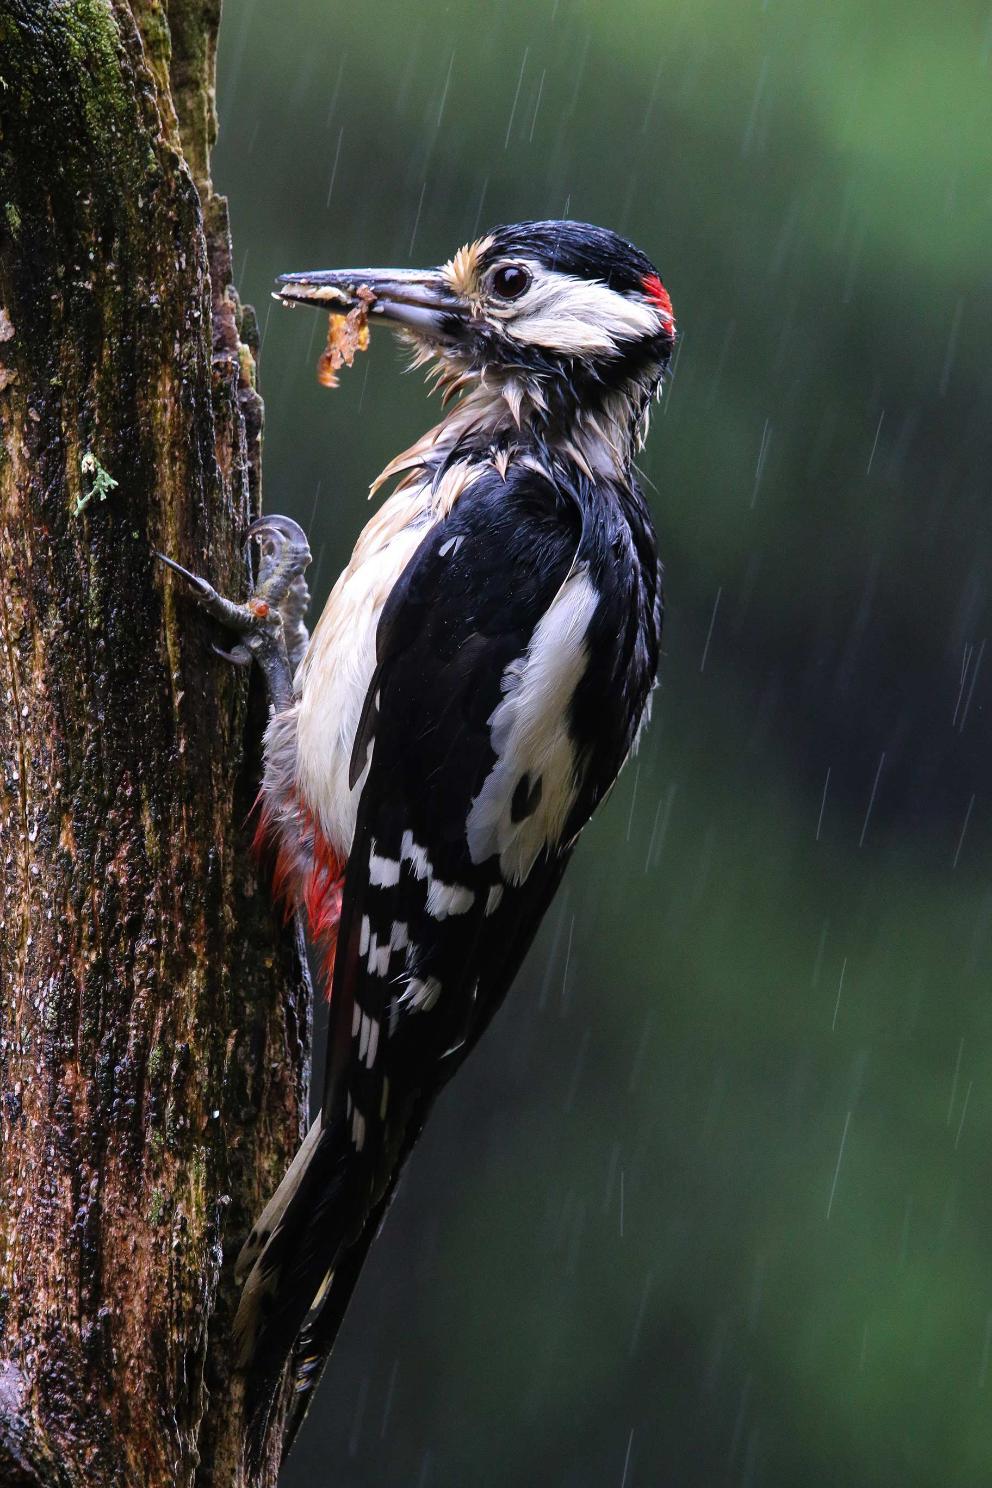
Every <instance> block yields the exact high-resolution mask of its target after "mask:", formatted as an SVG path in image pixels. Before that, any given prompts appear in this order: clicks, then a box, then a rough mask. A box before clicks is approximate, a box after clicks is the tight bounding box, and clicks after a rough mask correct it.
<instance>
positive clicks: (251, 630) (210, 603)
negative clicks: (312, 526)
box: [155, 516, 310, 712]
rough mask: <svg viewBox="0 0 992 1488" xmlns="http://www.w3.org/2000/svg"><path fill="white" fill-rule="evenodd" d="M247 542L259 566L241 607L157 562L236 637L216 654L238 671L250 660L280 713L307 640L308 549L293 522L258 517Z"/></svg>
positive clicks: (171, 562)
mask: <svg viewBox="0 0 992 1488" xmlns="http://www.w3.org/2000/svg"><path fill="white" fill-rule="evenodd" d="M248 541H249V542H252V541H254V542H257V543H258V546H259V563H258V578H257V580H256V582H255V586H254V588H253V589H252V592H251V594H250V595H249V597H248V599H247V600H246V601H245V603H244V604H236V603H235V602H234V601H233V600H230V599H225V598H224V596H223V595H222V594H218V593H217V590H216V589H215V588H214V587H213V585H212V584H209V583H208V582H207V580H206V579H201V578H200V576H199V575H198V574H194V573H190V571H189V569H188V568H183V567H182V565H181V564H179V563H176V562H175V561H174V560H173V559H172V558H168V557H166V555H165V554H164V553H156V555H155V556H156V557H157V558H159V559H161V561H162V562H163V563H164V564H166V566H167V567H168V568H171V569H172V571H173V573H177V574H178V575H179V576H180V578H182V579H184V580H185V581H186V583H187V584H188V585H189V587H190V589H191V591H192V593H193V597H194V598H195V599H196V601H197V603H198V604H200V605H202V607H203V608H204V609H205V610H206V611H207V613H208V614H209V615H213V616H214V618H215V619H217V620H219V621H220V622H221V624H222V625H226V626H227V627H228V629H229V630H233V631H234V632H235V634H236V635H237V636H238V642H237V644H236V645H235V646H233V647H232V648H231V650H230V651H224V650H221V648H220V647H219V646H215V647H214V649H215V650H216V651H217V653H218V655H220V656H223V657H224V658H225V660H227V661H230V662H233V663H234V664H235V665H236V666H250V665H251V661H252V658H254V659H255V661H257V662H258V664H259V666H260V667H261V669H262V673H263V675H264V677H265V681H266V684H267V686H268V690H269V698H270V701H271V702H272V706H273V707H274V708H275V709H276V710H277V712H278V711H280V710H282V709H283V708H288V707H289V706H290V704H291V703H292V701H293V675H294V673H295V671H296V668H297V667H298V666H299V664H300V662H301V661H302V659H303V653H304V651H305V650H306V646H307V641H308V639H309V637H308V635H307V628H306V624H305V616H306V612H307V605H308V604H309V602H310V591H309V589H308V588H307V582H306V579H305V578H304V573H305V571H306V568H307V565H308V564H309V562H310V547H309V544H308V543H307V539H306V535H305V533H304V531H303V529H302V527H300V526H299V525H298V524H297V523H296V522H294V521H293V520H292V518H291V517H278V516H272V517H259V518H258V520H257V521H256V522H253V523H252V524H251V526H250V527H249V529H248Z"/></svg>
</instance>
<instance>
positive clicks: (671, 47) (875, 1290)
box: [215, 0, 992, 1488]
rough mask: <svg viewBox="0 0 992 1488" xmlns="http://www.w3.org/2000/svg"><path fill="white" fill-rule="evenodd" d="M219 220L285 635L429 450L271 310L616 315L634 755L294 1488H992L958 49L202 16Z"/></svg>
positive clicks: (310, 318) (335, 1382) (912, 9)
mask: <svg viewBox="0 0 992 1488" xmlns="http://www.w3.org/2000/svg"><path fill="white" fill-rule="evenodd" d="M224 9H225V15H224V22H223V28H222V47H221V57H220V86H219V107H220V118H221V135H220V142H219V145H218V148H217V151H216V156H215V176H216V179H217V182H218V185H219V187H220V189H221V190H223V191H226V192H228V193H229V195H230V198H231V210H232V218H233V228H234V242H235V261H236V266H237V280H238V283H239V286H240V288H241V291H242V294H243V295H244V297H245V298H246V299H248V300H250V301H253V302H254V303H255V304H256V306H257V307H258V308H259V311H260V321H261V324H262V327H263V330H264V343H263V350H262V355H261V388H262V392H263V394H264V397H265V402H266V420H267V425H266V451H265V484H266V505H267V507H268V508H269V509H270V510H278V511H286V512H289V513H290V514H292V515H294V516H296V517H297V518H298V519H299V520H300V521H302V522H303V523H304V524H305V526H306V527H307V528H308V530H309V532H310V534H311V540H312V543H313V547H314V552H315V555H316V562H315V568H314V588H315V591H316V597H317V600H318V602H322V600H323V598H324V596H325V595H326V592H327V590H328V588H329V586H330V584H331V582H332V580H333V578H334V576H335V575H336V573H337V571H338V570H339V568H340V566H341V565H342V564H343V562H344V561H345V559H346V557H347V554H348V552H349V550H350V548H351V545H352V542H353V540H354V538H355V535H356V533H357V531H358V529H359V527H360V525H361V524H362V522H363V521H364V520H365V519H366V516H367V513H368V508H367V506H366V500H365V495H366V490H367V487H368V483H369V481H370V480H371V478H372V477H373V476H374V475H375V474H376V473H377V472H378V471H379V469H380V468H381V466H382V465H383V464H384V463H385V462H386V460H387V458H388V457H389V456H390V455H392V454H394V453H395V452H396V451H398V450H399V449H401V448H403V447H404V445H405V444H406V443H408V442H409V441H410V440H412V438H414V437H415V436H416V435H417V434H418V433H419V432H420V431H421V430H423V429H424V428H425V427H426V426H427V423H428V421H429V420H430V421H433V419H435V418H436V417H437V409H436V407H435V406H434V405H432V404H430V403H428V402H427V399H426V394H425V391H424V388H423V386H422V384H421V382H420V380H419V378H418V377H411V376H404V375H402V359H401V357H400V354H399V353H398V351H397V350H396V348H395V347H394V346H393V344H392V343H391V341H390V340H389V339H388V338H386V337H385V336H384V337H383V338H382V339H381V340H380V339H379V338H378V337H377V338H376V341H375V345H374V346H373V349H372V352H371V354H370V355H369V356H367V357H365V358H362V359H361V360H360V361H359V362H358V363H357V364H356V366H355V368H354V370H353V371H352V372H351V373H350V374H348V373H346V374H345V375H344V376H343V378H342V383H341V387H340V388H339V389H338V390H337V391H336V392H327V391H325V390H324V389H322V388H320V387H318V385H317V383H316V380H315V376H314V364H315V359H316V356H317V353H318V351H319V349H320V345H321V340H322V336H323V331H324V325H325V322H324V321H323V317H321V316H317V315H308V314H306V313H303V312H297V313H296V314H293V315H290V314H288V313H285V312H283V311H282V310H281V309H280V308H279V307H277V306H274V305H273V304H272V302H271V301H270V300H269V297H268V291H269V288H270V285H271V281H272V279H273V277H274V275H275V274H277V273H279V272H282V271H286V270H293V269H305V268H312V267H332V266H337V265H349V264H365V263H372V264H393V263H395V264H401V265H403V264H411V263H421V262H424V263H435V262H438V261H440V260H441V259H443V258H445V257H447V256H448V255H449V254H450V253H451V251H452V250H453V249H454V248H455V247H457V246H458V245H459V244H460V243H462V242H463V241H465V240H466V239H467V238H470V237H471V236H472V235H473V234H474V233H475V232H476V230H477V228H479V227H482V228H484V227H486V226H487V225H492V224H494V223H497V222H503V221H513V220H515V219H520V218H525V217H543V216H564V215H570V216H573V217H579V218H585V219H588V220H591V221H595V222H601V223H604V224H607V225H610V226H613V227H615V228H617V229H619V230H620V231H622V232H624V233H626V234H627V235H628V236H630V237H631V238H633V239H634V240H635V241H636V242H637V243H638V244H639V245H640V246H642V247H643V248H644V249H645V250H646V251H647V253H648V254H649V255H650V256H651V257H652V258H654V260H655V261H656V262H657V263H658V265H659V267H660V269H661V272H662V276H663V278H664V279H665V282H666V283H667V285H668V286H669V288H670V290H671V293H672V297H673V300H674V302H675V307H676V311H677V314H678V319H679V325H680V329H681V344H680V347H679V351H678V360H677V366H676V371H675V375H674V377H673V379H672V381H671V383H670V385H669V387H668V389H667V392H666V394H665V397H664V400H663V402H662V405H661V407H660V408H659V409H658V410H657V413H656V415H655V419H654V423H653V429H652V434H651V439H650V443H649V446H648V449H647V452H646V455H645V457H644V462H643V468H644V472H645V479H646V485H647V489H648V491H649V494H650V498H651V503H652V506H653V509H654V513H655V517H656V520H657V525H658V530H659V536H660V540H661V546H662V551H663V555H664V558H665V561H666V566H667V586H666V587H667V595H668V603H669V609H668V617H667V621H666V645H665V653H666V654H665V657H664V662H663V672H662V683H661V688H660V690H659V692H658V694H657V695H656V710H655V718H654V722H653V724H652V726H651V729H650V732H649V733H648V735H647V737H646V740H645V742H644V744H643V746H642V749H641V752H640V755H639V757H638V759H637V760H636V761H635V762H634V763H633V764H632V765H631V766H630V767H629V768H628V770H627V771H626V772H625V774H624V776H623V778H622V780H621V783H620V785H619V786H618V788H617V790H616V791H615V793H614V795H613V797H612V798H611V800H610V802H609V805H608V806H607V808H606V809H605V810H604V811H603V812H602V814H601V816H600V818H599V819H598V820H597V821H596V823H595V824H594V825H593V827H592V828H591V829H590V830H589V831H588V833H587V835H586V837H585V838H584V840H583V843H582V846H581V849H580V851H579V853H578V855H577V861H576V863H575V865H574V867H573V868H572V869H571V870H570V874H569V877H568V879H567V887H566V890H565V892H564V893H563V894H562V896H561V898H560V899H559V901H558V902H557V904H556V905H555V906H554V908H553V909H552V912H551V914H550V916H549V920H548V923H547V924H546V926H545V929H544V931H543V933H542V936H541V938H540V941H539V943H538V944H537V946H536V948H535V950H534V952H533V954H532V956H531V958H530V960H529V962H528V964H527V967H526V969H525V971H524V972H523V974H522V975H521V977H520V978H519V981H518V983H517V986H516V988H515V990H514V992H513V993H512V995H511V997H510V999H509V1001H508V1003H507V1005H506V1007H505V1009H504V1011H503V1013H502V1014H501V1016H500V1017H499V1018H498V1019H497V1021H496V1024H495V1025H494V1027H493V1029H492V1031H491V1033H490V1034H489V1035H488V1036H487V1038H486V1040H485V1041H484V1044H483V1046H482V1047H481V1048H480V1049H479V1051H478V1052H477V1053H476V1055H475V1056H474V1058H473V1059H472V1061H471V1062H470V1063H469V1065H468V1067H467V1068H466V1069H465V1070H464V1071H463V1072H462V1074H461V1075H460V1076H459V1078H458V1079H457V1080H456V1081H455V1083H454V1085H453V1086H452V1087H451V1088H450V1090H449V1091H448V1092H447V1093H446V1095H445V1097H444V1099H443V1101H442V1102H441V1104H440V1106H439V1108H438V1109H437V1111H436V1113H435V1115H434V1117H433V1119H432V1122H431V1123H430V1126H429V1128H428V1131H427V1134H426V1136H425V1138H424V1140H423V1142H422V1144H421V1146H420V1148H419V1149H418V1151H417V1153H416V1155H415V1157H414V1159H413V1161H412V1163H411V1165H410V1167H409V1170H408V1172H407V1175H406V1178H405V1180H404V1182H403V1185H402V1187H401V1192H400V1195H399V1197H398V1199H397V1201H396V1203H395V1205H394V1207H393V1210H392V1212H391V1214H390V1217H389V1220H388V1222H387V1225H386V1228H385V1231H384V1233H383V1236H382V1238H381V1240H380V1242H379V1244H378V1245H377V1247H376V1248H375V1250H374V1252H373V1256H372V1259H371V1261H370V1263H369V1265H368V1267H367V1270H366V1273H365V1276H364V1279H363V1281H362V1283H361V1286H360V1288H359V1290H358V1293H357V1295H356V1298H355V1301H354V1305H353V1307H352V1310H351V1312H350V1314H349V1317H348V1320H347V1323H346V1326H345V1328H344V1331H343V1334H342V1336H341V1339H340V1343H339V1346H338V1348H337V1350H336V1352H335V1355H334V1358H333V1360H332V1363H331V1365H330V1367H329V1369H328V1371H327V1374H326V1376H325V1379H324V1383H323V1387H322V1389H321V1391H320V1394H319V1396H318V1398H317V1401H316V1404H315V1406H314V1408H313V1410H312V1411H311V1415H310V1419H309V1421H308V1424H307V1427H306V1430H305V1432H304V1434H303V1436H302V1437H301V1440H300V1444H299V1446H298V1449H297V1452H296V1454H295V1455H294V1458H293V1460H292V1462H291V1464H290V1465H289V1467H288V1468H287V1470H286V1472H285V1475H284V1476H285V1484H286V1488H303V1485H313V1484H316V1485H322V1484H327V1485H334V1488H371V1485H375V1488H393V1485H395V1488H476V1485H479V1488H488V1485H491V1484H492V1485H496V1484H500V1485H502V1484H507V1485H521V1488H526V1485H532V1484H545V1483H546V1484H552V1485H555V1488H558V1485H563V1488H564V1485H568V1488H573V1485H574V1488H602V1485H614V1484H615V1485H623V1488H646V1485H669V1484H673V1485H685V1488H716V1485H723V1484H748V1485H759V1484H761V1485H774V1488H794V1485H810V1488H820V1485H823V1488H826V1485H858V1488H874V1485H879V1488H893V1485H900V1488H903V1485H917V1484H918V1485H926V1488H936V1485H941V1488H957V1485H960V1488H975V1485H980V1484H986V1483H989V1482H992V1183H990V1161H989V1158H990V1152H992V1091H990V1072H992V1070H990V1066H992V1001H990V995H989V994H990V990H992V978H990V970H992V967H990V959H992V950H990V932H992V874H990V846H992V842H990V838H992V821H990V810H989V806H990V791H989V767H990V742H992V739H990V720H989V699H990V687H992V654H989V651H990V650H992V647H988V646H987V644H986V641H987V638H988V637H989V634H990V630H992V623H990V614H989V562H990V557H992V541H990V539H992V533H990V501H989V496H990V469H992V460H990V456H992V434H990V394H992V363H990V332H992V286H990V257H992V254H990V249H992V172H990V153H992V151H990V147H992V92H990V82H992V78H990V71H992V63H990V53H992V21H990V13H989V8H988V5H987V3H985V4H982V5H978V6H974V7H972V6H970V5H969V4H967V3H963V4H958V5H956V6H955V7H953V9H947V8H944V7H940V6H932V5H928V4H923V3H922V0H900V3H893V0H875V3H874V4H872V5H871V6H870V7H868V6H865V5H864V4H863V3H862V0H833V3H831V4H813V3H810V0H764V3H761V0H743V3H742V0H678V3H676V0H651V3H648V0H628V3H627V4H625V5H623V6H619V5H604V4H597V3H595V0H540V3H534V4H525V3H523V0H479V3H473V4H469V3H462V4H459V5H455V4H446V3H441V0H405V3H398V0H388V3H381V4H375V5H370V6H355V5H350V6H345V5H341V4H337V3H328V0H323V3H318V0H297V3H294V4H290V5H281V6H277V5H265V4H261V3H259V0H225V7H224Z"/></svg>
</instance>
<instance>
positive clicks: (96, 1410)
mask: <svg viewBox="0 0 992 1488" xmlns="http://www.w3.org/2000/svg"><path fill="white" fill-rule="evenodd" d="M219 10H220V7H219V0H164V3H160V0H134V3H131V4H126V3H124V0H0V423H2V430H3V447H2V450H0V1141H2V1148H0V1484H3V1485H4V1488H8V1485H11V1488H12V1485H21V1484H23V1485H30V1488H36V1485H42V1484H44V1485H48V1484H52V1485H60V1488H61V1485H66V1488H77V1485H79V1488H81V1485H84V1484H85V1485H86V1488H104V1485H111V1484H112V1485H118V1484H119V1485H121V1488H124V1485H127V1488H135V1485H139V1484H146V1485H163V1488H164V1485H166V1484H168V1485H169V1488H173V1485H183V1488H187V1485H188V1488H194V1485H195V1488H206V1485H208V1484H209V1485H212V1488H228V1485H235V1484H237V1485H241V1484H246V1483H247V1478H246V1476H245V1474H244V1471H243V1469H242V1467H241V1465H240V1457H241V1451H240V1442H241V1434H242V1419H241V1402H240V1397H239V1390H238V1382H237V1378H236V1377H235V1378H233V1379H232V1376H231V1362H230V1360H231V1341H230V1322H231V1318H232V1315H233V1308H234V1302H235V1295H234V1289H233V1282H232V1279H231V1264H232V1262H233V1257H234V1255H235V1254H236V1251H237V1247H238V1245H239V1244H240V1242H241V1240H242V1239H243V1238H244V1235H245V1234H246V1233H247V1231H248V1229H249V1228H250V1224H251V1219H252V1217H253V1215H254V1214H255V1213H257V1211H258V1209H259V1208H260V1207H261V1204H262V1201H263V1200H264V1199H265V1198H266V1197H268V1195H269V1193H270V1192H271V1191H272V1189H273V1188H274V1186H275V1184H276V1182H277V1180H278V1178H279V1177H280V1175H281V1173H282V1171H283V1170H284V1168H285V1166H286V1164H287V1162H288V1160H289V1158H290V1156H291V1153H292V1151H293V1150H294V1148H295V1146H296V1144H297V1143H298V1141H299V1137H300V1129H301V1122H302V1120H303V1115H304V1108H305V1101H306V1080H307V1049H308V1044H309V1027H310V1004H309V990H308V987H307V984H306V980H305V975H304V973H303V970H302V966H301V962H300V960H299V957H298V955H297V949H296V945H295V942H294V938H293V935H292V932H291V931H290V930H289V929H287V928H284V927H283V926H282V924H281V923H280V921H279V920H278V918H277V917H276V916H275V915H274V913H273V911H272V910H271V909H270V907H269V896H268V893H267V891H266V890H265V886H264V885H263V884H262V882H261V880H260V877H259V874H258V872H257V871H256V867H255V865H254V863H253V860H252V856H251V852H250V848H249V844H248V828H247V827H246V818H247V817H248V815H249V813H250V810H251V805H252V800H253V795H254V787H255V781H256V779H257V770H258V759H257V753H258V749H257V740H258V737H259V734H260V728H261V724H262V722H263V720H264V704H263V702H262V698H261V693H260V689H259V688H257V687H256V686H255V685H254V684H253V686H252V692H251V695H250V696H249V690H248V685H247V683H246V680H245V678H244V674H242V673H237V672H236V671H235V670H234V669H233V668H232V667H230V666H229V665H228V664H227V663H225V662H223V661H221V660H219V659H218V658H217V657H216V656H215V655H214V653H213V652H212V650H211V645H210V643H211V640H221V639H222V638H221V636H219V635H217V634H216V632H215V631H214V629H213V627H212V624H211V622H209V621H207V620H206V619H205V617H203V616H202V615H201V614H200V612H199V611H198V610H197V609H196V607H195V605H192V604H191V603H189V602H188V600H187V598H186V596H185V594H184V593H183V592H182V590H181V588H180V587H179V586H177V585H176V584H175V582H174V581H173V580H172V579H171V578H170V577H169V576H168V575H167V574H166V572H165V571H164V570H163V568H162V567H161V565H159V564H157V562H156V561H155V559H154V557H153V549H156V548H157V549H161V550H164V551H165V552H167V553H169V554H170V555H173V556H175V557H176V558H178V559H179V560H180V561H181V562H183V563H185V564H186V565H187V566H189V567H191V568H194V569H197V570H198V571H199V572H202V573H206V574H208V575H209V576H210V577H211V578H212V579H213V580H214V582H215V583H217V585H218V587H221V588H223V589H224V590H225V592H227V593H229V594H232V595H234V596H235V597H236V596H237V595H238V594H243V593H244V589H245V584H246V578H247V570H246V566H245V560H244V557H243V553H242V547H241V544H242V542H243V539H244V533H245V529H246V526H247V524H248V522H249V521H250V519H251V517H252V516H253V515H254V514H255V512H256V511H257V507H258V484H259V466H258V456H259V439H260V432H261V405H260V402H259V399H258V397H257V395H256V394H255V391H254V388H253V378H254V362H253V357H252V350H253V346H254V321H253V317H252V315H251V312H250V311H248V310H247V309H244V308H243V307H240V306H239V304H238V301H237V298H236V296H235V294H234V291H233V289H232V287H231V257H230V245H229V237H228V224H227V215H226V205H225V203H224V201H223V200H222V199H221V198H219V197H217V196H215V195H214V194H213V190H212V187H211V184H210V178H209V151H210V146H211V143H212V140H213V137H214V131H215V117H214V99H213V78H214V55H215V46H216V36H217V25H218V21H219ZM251 741H254V742H251ZM279 1439H280V1431H279V1423H278V1422H277V1423H276V1427H275V1429H274V1431H273V1434H272V1439H271V1440H270V1453H269V1456H270V1460H269V1461H268V1463H267V1466H266V1467H265V1469H264V1470H263V1471H262V1473H261V1475H260V1476H259V1477H258V1478H256V1479H255V1480H254V1482H256V1483H257V1484H260V1485H261V1484H272V1483H274V1481H275V1476H276V1470H277V1468H276V1463H277V1459H278V1449H279Z"/></svg>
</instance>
